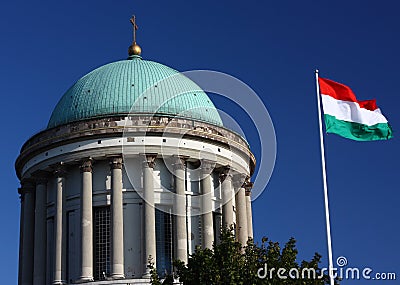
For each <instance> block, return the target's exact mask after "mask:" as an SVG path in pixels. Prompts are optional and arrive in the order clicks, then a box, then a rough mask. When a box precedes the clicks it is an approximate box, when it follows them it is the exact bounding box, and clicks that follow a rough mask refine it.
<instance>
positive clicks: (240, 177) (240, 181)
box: [232, 173, 248, 189]
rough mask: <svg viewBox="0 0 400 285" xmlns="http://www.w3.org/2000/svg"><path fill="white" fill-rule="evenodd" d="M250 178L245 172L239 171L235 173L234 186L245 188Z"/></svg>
mask: <svg viewBox="0 0 400 285" xmlns="http://www.w3.org/2000/svg"><path fill="white" fill-rule="evenodd" d="M247 180H248V176H247V175H246V174H243V173H238V174H234V175H233V180H232V181H233V187H235V189H239V188H244V187H245V184H246V181H247Z"/></svg>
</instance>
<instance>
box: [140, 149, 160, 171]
mask: <svg viewBox="0 0 400 285" xmlns="http://www.w3.org/2000/svg"><path fill="white" fill-rule="evenodd" d="M142 156H143V167H149V168H154V167H155V166H156V158H157V153H144V154H142Z"/></svg>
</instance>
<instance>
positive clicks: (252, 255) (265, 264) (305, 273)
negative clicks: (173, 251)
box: [149, 229, 339, 285]
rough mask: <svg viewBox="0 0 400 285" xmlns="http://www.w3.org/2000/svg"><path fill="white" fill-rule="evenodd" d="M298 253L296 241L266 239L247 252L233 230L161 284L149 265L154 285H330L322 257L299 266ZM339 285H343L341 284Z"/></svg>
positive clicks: (251, 245) (177, 263)
mask: <svg viewBox="0 0 400 285" xmlns="http://www.w3.org/2000/svg"><path fill="white" fill-rule="evenodd" d="M297 253H298V251H297V249H296V240H295V239H294V238H291V239H290V240H289V241H288V242H287V243H286V244H285V246H284V247H283V248H281V247H280V245H279V243H277V242H272V241H269V240H268V239H267V238H263V239H262V242H261V245H257V244H255V243H254V242H253V241H252V240H249V241H248V243H247V246H245V247H244V248H243V247H242V246H241V244H240V243H239V242H237V241H236V240H235V237H234V235H233V234H232V230H231V229H223V230H222V233H221V241H220V243H218V244H214V246H213V249H212V250H211V249H202V248H200V247H198V248H196V250H195V252H194V253H193V254H192V255H191V256H190V257H189V260H188V263H187V264H185V263H183V262H182V261H179V260H176V261H174V266H175V273H174V276H172V275H168V276H167V277H166V278H165V279H164V280H162V281H161V279H160V278H159V276H158V275H157V271H156V269H155V268H154V266H153V264H151V263H149V264H150V265H149V267H150V269H151V273H152V275H151V281H152V284H153V285H161V284H164V285H169V284H173V280H174V278H175V280H176V279H179V282H181V283H182V284H184V285H199V284H201V285H228V284H229V285H230V284H235V285H252V284H254V285H258V284H268V285H275V284H279V285H281V284H284V285H286V284H287V285H292V284H293V285H323V284H329V277H328V276H327V274H324V273H327V272H321V268H320V267H319V263H320V260H321V255H319V254H318V253H315V255H314V257H313V258H312V259H311V260H310V261H302V262H301V263H300V264H299V263H298V262H297V261H296V258H297ZM260 268H261V269H260ZM273 268H274V269H273ZM278 270H280V271H281V274H280V275H281V276H286V277H287V278H286V279H283V278H280V277H279V275H278ZM313 272H315V276H314V275H313ZM259 275H260V276H261V277H264V278H260V276H259ZM173 277H174V278H173ZM175 284H176V283H175ZM336 284H339V283H338V280H336Z"/></svg>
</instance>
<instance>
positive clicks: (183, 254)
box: [173, 157, 188, 263]
mask: <svg viewBox="0 0 400 285" xmlns="http://www.w3.org/2000/svg"><path fill="white" fill-rule="evenodd" d="M173 167H174V178H175V179H174V181H175V204H174V208H175V210H174V212H175V213H174V214H175V215H176V216H175V222H176V224H175V229H176V231H175V232H176V240H177V246H176V259H178V260H181V261H183V262H185V263H187V253H188V250H187V229H186V194H185V168H186V161H185V159H184V158H182V157H174V164H173Z"/></svg>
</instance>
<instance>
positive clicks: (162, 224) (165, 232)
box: [156, 209, 173, 277]
mask: <svg viewBox="0 0 400 285" xmlns="http://www.w3.org/2000/svg"><path fill="white" fill-rule="evenodd" d="M172 226H173V225H172V215H171V213H166V212H163V211H160V210H158V209H156V244H157V261H156V267H157V271H158V274H159V275H160V276H161V277H164V276H165V275H166V274H170V273H171V272H172V260H173V250H172V249H173V238H172V237H173V233H172Z"/></svg>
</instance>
